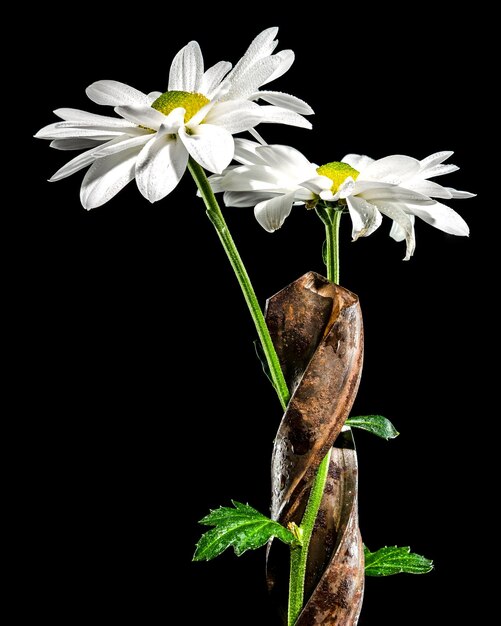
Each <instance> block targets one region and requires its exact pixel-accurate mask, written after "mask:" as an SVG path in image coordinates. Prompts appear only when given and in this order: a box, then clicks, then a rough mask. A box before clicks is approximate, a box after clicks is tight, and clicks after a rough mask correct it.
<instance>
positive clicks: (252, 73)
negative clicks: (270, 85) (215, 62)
mask: <svg viewBox="0 0 501 626" xmlns="http://www.w3.org/2000/svg"><path fill="white" fill-rule="evenodd" d="M280 62H281V61H280V58H278V57H277V56H272V57H270V56H268V57H265V58H263V59H259V60H258V61H256V62H255V63H254V64H253V65H252V66H251V67H249V68H248V69H247V71H246V72H244V73H243V74H241V75H240V76H239V77H238V79H235V78H233V77H232V74H230V76H229V81H230V85H231V87H230V90H229V92H228V94H227V95H226V96H225V98H226V99H227V100H235V99H240V98H248V97H249V96H250V95H251V94H253V93H254V92H255V91H257V90H258V89H259V87H261V85H264V84H265V83H267V82H268V80H269V78H270V76H272V75H273V73H274V72H275V71H276V70H277V68H278V67H279V66H280Z"/></svg>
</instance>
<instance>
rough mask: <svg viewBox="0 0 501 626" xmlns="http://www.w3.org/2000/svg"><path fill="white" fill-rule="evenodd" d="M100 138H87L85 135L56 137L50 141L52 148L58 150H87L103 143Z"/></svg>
mask: <svg viewBox="0 0 501 626" xmlns="http://www.w3.org/2000/svg"><path fill="white" fill-rule="evenodd" d="M101 143H102V140H100V139H86V138H85V137H75V138H73V137H69V138H68V139H54V140H53V141H51V143H50V147H51V148H55V149H56V150H85V149H87V148H95V147H96V145H101Z"/></svg>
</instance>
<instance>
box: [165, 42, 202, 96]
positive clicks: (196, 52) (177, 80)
mask: <svg viewBox="0 0 501 626" xmlns="http://www.w3.org/2000/svg"><path fill="white" fill-rule="evenodd" d="M203 73H204V60H203V57H202V51H201V50H200V46H199V45H198V43H197V42H196V41H190V43H189V44H187V45H186V46H184V48H182V49H181V50H180V51H179V52H178V53H177V54H176V56H175V57H174V60H173V61H172V65H171V66H170V73H169V91H191V92H198V90H199V87H200V83H201V81H202V75H203Z"/></svg>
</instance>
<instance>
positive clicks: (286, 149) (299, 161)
mask: <svg viewBox="0 0 501 626" xmlns="http://www.w3.org/2000/svg"><path fill="white" fill-rule="evenodd" d="M256 152H257V154H259V155H260V156H262V158H263V160H264V162H265V163H266V164H267V165H270V166H271V167H274V168H275V169H276V170H277V171H280V172H283V173H284V174H287V175H288V176H291V178H297V179H298V180H303V179H304V178H308V179H309V178H310V177H313V176H315V175H316V169H315V166H314V165H313V164H312V163H310V162H309V161H308V159H307V158H306V157H305V156H304V155H303V154H301V152H299V150H296V149H295V148H291V147H290V146H282V145H279V144H274V145H272V146H259V147H257V148H256ZM331 184H332V183H331Z"/></svg>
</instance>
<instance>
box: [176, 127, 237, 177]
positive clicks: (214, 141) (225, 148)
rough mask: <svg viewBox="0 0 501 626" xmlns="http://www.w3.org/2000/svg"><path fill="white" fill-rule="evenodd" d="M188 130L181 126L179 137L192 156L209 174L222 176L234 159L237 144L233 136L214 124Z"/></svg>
mask: <svg viewBox="0 0 501 626" xmlns="http://www.w3.org/2000/svg"><path fill="white" fill-rule="evenodd" d="M188 130H189V132H187V130H186V128H184V127H183V126H181V127H180V129H179V136H180V137H181V140H182V142H183V143H184V145H185V146H186V149H187V150H188V152H189V153H190V155H191V156H192V157H193V159H194V160H195V161H196V162H197V163H199V164H200V165H201V166H202V167H204V168H205V169H207V170H209V172H214V173H215V174H220V173H221V172H222V171H223V170H224V168H225V167H227V166H228V165H229V164H230V161H231V159H232V158H233V152H234V150H235V144H234V143H233V137H232V136H231V134H230V133H229V132H228V131H227V130H226V129H224V128H220V127H219V126H213V125H212V124H200V126H195V127H194V128H192V127H190V128H189V129H188Z"/></svg>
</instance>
